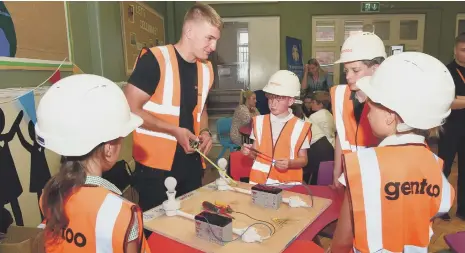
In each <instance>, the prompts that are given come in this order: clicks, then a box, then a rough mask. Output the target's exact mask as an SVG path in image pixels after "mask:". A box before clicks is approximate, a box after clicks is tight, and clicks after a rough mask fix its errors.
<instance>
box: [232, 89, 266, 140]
mask: <svg viewBox="0 0 465 253" xmlns="http://www.w3.org/2000/svg"><path fill="white" fill-rule="evenodd" d="M256 103H257V97H256V95H255V93H254V92H253V91H250V90H247V91H242V92H241V102H240V104H239V106H238V107H237V108H236V110H235V111H234V115H233V118H232V124H231V131H230V133H229V135H230V137H231V141H232V142H233V143H234V144H236V145H238V146H242V135H241V133H240V132H239V128H241V127H242V126H244V125H246V124H250V122H251V120H252V117H255V116H258V115H260V113H259V112H258V110H257V108H256V107H255V105H256Z"/></svg>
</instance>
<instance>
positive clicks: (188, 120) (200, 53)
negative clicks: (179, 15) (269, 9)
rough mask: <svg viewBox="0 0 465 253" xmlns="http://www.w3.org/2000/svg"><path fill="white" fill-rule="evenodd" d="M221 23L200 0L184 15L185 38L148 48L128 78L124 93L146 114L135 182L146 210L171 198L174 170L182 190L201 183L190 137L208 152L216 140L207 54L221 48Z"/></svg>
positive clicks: (137, 144)
mask: <svg viewBox="0 0 465 253" xmlns="http://www.w3.org/2000/svg"><path fill="white" fill-rule="evenodd" d="M222 26H223V25H222V21H221V18H220V17H219V16H218V14H217V13H216V11H215V10H214V9H213V8H211V7H210V6H208V5H205V4H200V3H197V4H195V5H194V6H193V7H192V8H191V9H190V10H189V11H188V12H187V13H186V16H185V17H184V24H183V28H182V35H181V39H180V41H179V42H178V43H177V44H175V45H167V46H164V47H157V48H152V49H147V48H144V49H143V50H142V52H141V55H140V56H139V59H138V61H137V64H136V66H135V68H134V71H133V73H132V75H131V77H130V78H129V80H128V85H127V86H126V88H125V95H126V98H127V99H128V102H129V105H130V107H131V111H132V112H133V113H135V114H137V115H139V116H141V117H142V119H144V124H143V125H142V127H141V128H139V129H138V130H137V131H136V132H135V133H134V146H133V155H134V159H135V162H136V166H135V173H134V184H135V185H134V187H135V188H136V190H137V191H138V192H139V205H140V206H141V208H142V209H143V210H144V211H146V210H148V209H150V208H153V207H155V206H157V205H160V204H162V202H163V201H164V200H166V198H167V197H166V188H165V186H164V181H165V179H166V178H167V177H169V176H172V177H174V178H176V179H177V186H176V192H177V196H180V195H183V194H185V193H187V192H190V191H192V190H195V189H197V188H199V187H201V185H202V176H203V168H202V164H201V159H200V156H199V154H196V153H194V150H193V149H192V148H191V147H190V145H189V142H190V141H191V140H199V141H200V147H199V149H200V150H201V151H203V152H204V153H205V154H208V152H209V151H210V149H211V146H212V140H211V133H210V131H209V130H208V115H207V113H206V111H207V110H206V106H204V104H203V103H205V101H206V96H207V95H208V89H206V88H205V87H206V86H207V85H211V83H212V82H213V78H214V75H213V69H212V68H211V64H210V63H209V62H207V61H206V60H207V58H208V56H209V54H210V53H211V52H213V51H215V49H216V43H217V41H218V39H219V38H220V30H221V28H222ZM171 63H173V64H171ZM176 63H177V66H175V65H176ZM199 68H202V69H199ZM174 72H178V73H174ZM178 74H179V75H178ZM202 80H207V81H202ZM207 88H208V87H207ZM166 90H169V92H166ZM160 94H162V95H160ZM199 98H200V99H199ZM157 99H158V100H157ZM199 100H200V101H203V103H199ZM200 108H201V109H200ZM194 114H195V115H194ZM197 115H198V116H197ZM199 117H200V120H199ZM173 122H179V123H173ZM198 124H200V126H198ZM196 125H197V126H196ZM199 129H200V130H199ZM196 132H197V134H198V136H196V134H195V133H196ZM173 143H174V144H173ZM171 144H173V145H171ZM174 145H175V146H174ZM173 154H174V155H173ZM150 165H153V166H150Z"/></svg>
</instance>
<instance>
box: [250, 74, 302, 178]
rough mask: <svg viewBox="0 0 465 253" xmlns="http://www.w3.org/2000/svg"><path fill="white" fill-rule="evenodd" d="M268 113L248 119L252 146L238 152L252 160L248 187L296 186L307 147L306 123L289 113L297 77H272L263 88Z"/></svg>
mask: <svg viewBox="0 0 465 253" xmlns="http://www.w3.org/2000/svg"><path fill="white" fill-rule="evenodd" d="M263 91H264V92H266V94H267V97H268V106H269V108H270V112H271V113H270V114H266V115H261V116H256V117H254V118H253V120H252V134H251V136H250V138H251V139H253V140H254V143H253V144H244V146H243V148H242V153H243V154H244V155H246V156H250V157H251V158H253V159H255V161H254V163H253V165H252V170H251V172H250V183H251V184H300V183H302V178H303V171H302V167H304V166H305V165H306V164H307V152H306V150H307V149H308V148H310V139H311V130H310V123H308V122H305V121H303V120H301V119H299V118H297V117H295V116H294V115H293V114H292V110H291V109H290V107H291V106H292V105H293V104H294V102H295V97H298V96H299V94H300V82H299V78H298V77H297V76H296V75H295V74H294V73H292V72H290V71H288V70H279V71H278V72H276V73H275V74H273V75H272V76H271V78H270V80H269V81H268V84H267V85H266V86H265V88H263Z"/></svg>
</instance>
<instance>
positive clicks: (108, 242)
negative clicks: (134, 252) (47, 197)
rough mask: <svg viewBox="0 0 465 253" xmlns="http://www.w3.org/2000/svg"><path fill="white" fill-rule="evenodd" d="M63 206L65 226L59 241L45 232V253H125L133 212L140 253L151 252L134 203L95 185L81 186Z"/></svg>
mask: <svg viewBox="0 0 465 253" xmlns="http://www.w3.org/2000/svg"><path fill="white" fill-rule="evenodd" d="M40 203H42V201H40ZM65 203H66V204H65V208H64V209H65V212H66V215H67V217H68V218H69V224H68V227H67V228H65V229H63V230H62V233H61V238H60V240H59V241H54V240H52V239H51V238H47V233H45V249H46V252H47V253H97V252H113V253H125V252H126V250H127V249H126V247H127V244H128V236H129V232H130V231H131V227H132V223H133V220H134V218H135V217H134V216H135V213H136V214H137V215H136V216H137V219H138V225H139V237H138V238H137V239H136V240H137V241H138V244H139V249H140V251H139V252H141V253H150V248H149V247H148V244H147V241H146V240H145V236H144V233H143V220H142V211H141V210H140V208H139V207H137V205H135V204H134V203H131V202H129V201H127V200H125V199H124V198H122V197H120V196H118V195H116V194H114V193H112V192H111V191H109V190H107V189H105V188H102V187H95V186H82V187H80V188H79V189H78V190H77V191H76V192H75V193H73V194H72V195H71V196H70V197H69V199H68V200H67V201H66V202H65ZM42 210H43V209H42ZM45 216H47V215H45Z"/></svg>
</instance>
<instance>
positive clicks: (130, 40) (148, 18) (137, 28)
mask: <svg viewBox="0 0 465 253" xmlns="http://www.w3.org/2000/svg"><path fill="white" fill-rule="evenodd" d="M121 23H122V24H121V25H122V36H123V47H124V50H123V53H124V62H125V68H126V74H127V75H128V76H129V75H130V74H131V73H132V70H133V67H134V63H135V62H136V59H137V57H138V56H139V53H140V50H141V49H142V48H143V47H149V48H150V47H154V46H161V45H164V44H165V21H164V18H163V17H162V16H161V15H160V14H158V13H157V12H156V10H154V9H153V8H151V7H150V6H148V5H146V4H144V3H142V2H136V1H124V2H121Z"/></svg>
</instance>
